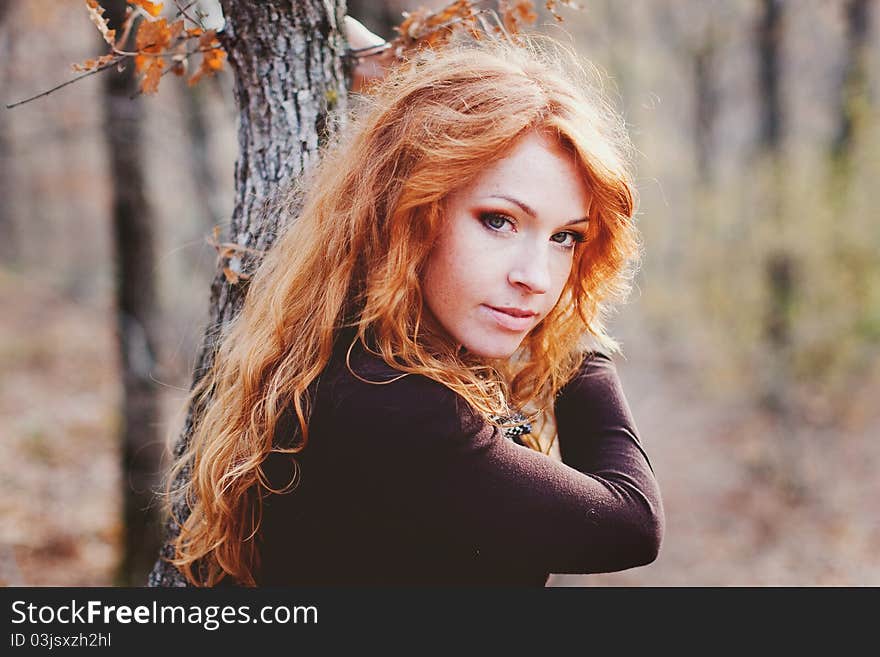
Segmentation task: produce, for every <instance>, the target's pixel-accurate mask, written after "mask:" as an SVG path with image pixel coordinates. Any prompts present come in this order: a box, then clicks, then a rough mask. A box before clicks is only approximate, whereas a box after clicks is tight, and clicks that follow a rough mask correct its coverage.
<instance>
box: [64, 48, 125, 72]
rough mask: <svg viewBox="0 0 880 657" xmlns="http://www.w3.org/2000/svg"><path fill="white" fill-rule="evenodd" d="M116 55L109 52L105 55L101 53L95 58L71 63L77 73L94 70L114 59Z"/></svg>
mask: <svg viewBox="0 0 880 657" xmlns="http://www.w3.org/2000/svg"><path fill="white" fill-rule="evenodd" d="M116 57H117V55H116V54H114V53H112V52H109V53H107V54H106V55H101V56H100V57H98V58H97V59H87V60H86V61H84V62H83V63H82V64H72V66H73V70H74V71H76V72H78V73H81V72H83V71H94V70H96V69H99V68H101V67H102V66H104V65H106V64H109V63H110V62H112V61H113V60H114V59H116Z"/></svg>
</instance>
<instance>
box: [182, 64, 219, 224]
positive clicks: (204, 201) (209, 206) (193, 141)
mask: <svg viewBox="0 0 880 657" xmlns="http://www.w3.org/2000/svg"><path fill="white" fill-rule="evenodd" d="M216 88H217V79H216V78H211V79H210V80H205V82H203V83H202V84H197V85H194V86H191V87H189V88H188V89H186V90H185V91H184V92H183V94H184V103H185V111H186V136H187V139H188V140H189V148H188V149H187V153H188V155H189V160H190V168H191V169H192V176H193V183H194V186H195V191H196V197H197V198H198V206H199V209H200V211H201V224H202V225H203V226H204V227H205V228H206V229H208V230H211V229H212V228H214V227H215V226H217V225H219V224H220V223H221V222H222V221H223V217H222V212H221V208H220V203H219V202H218V194H217V189H218V187H217V179H216V177H215V176H214V170H213V167H212V158H211V144H210V142H209V140H208V134H209V132H208V131H209V126H208V117H207V115H206V111H205V104H206V103H205V99H206V96H210V95H212V91H213V90H214V89H216Z"/></svg>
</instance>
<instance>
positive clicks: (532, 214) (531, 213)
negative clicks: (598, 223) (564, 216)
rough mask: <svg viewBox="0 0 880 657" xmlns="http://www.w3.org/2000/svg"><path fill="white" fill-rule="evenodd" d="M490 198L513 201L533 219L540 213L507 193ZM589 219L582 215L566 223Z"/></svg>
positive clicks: (581, 222)
mask: <svg viewBox="0 0 880 657" xmlns="http://www.w3.org/2000/svg"><path fill="white" fill-rule="evenodd" d="M489 198H500V199H502V200H504V201H507V202H508V203H513V204H514V205H515V206H517V207H518V208H519V209H520V210H522V211H523V212H525V213H526V214H527V215H529V216H530V217H531V218H532V219H534V218H535V217H537V216H538V213H537V212H535V210H534V209H533V208H532V206H531V205H529V204H527V203H524V202H523V201H520V200H519V199H516V198H513V197H512V196H507V195H506V194H492V195H491V196H490V197H489ZM589 221H590V218H589V217H581V218H580V219H572V220H571V221H569V222H567V223H566V224H565V225H566V226H571V225H572V224H583V223H588V222H589Z"/></svg>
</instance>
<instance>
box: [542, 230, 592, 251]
mask: <svg viewBox="0 0 880 657" xmlns="http://www.w3.org/2000/svg"><path fill="white" fill-rule="evenodd" d="M550 239H551V240H553V241H554V242H556V243H557V244H561V245H562V246H565V247H568V248H571V247H573V246H574V245H575V244H577V243H578V242H583V241H584V236H583V235H581V234H580V233H572V232H570V231H565V232H562V233H556V234H555V235H553V237H551V238H550Z"/></svg>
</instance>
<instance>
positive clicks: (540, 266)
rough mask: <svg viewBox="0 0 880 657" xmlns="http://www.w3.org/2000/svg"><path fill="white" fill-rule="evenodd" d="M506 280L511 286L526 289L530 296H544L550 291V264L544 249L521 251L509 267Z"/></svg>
mask: <svg viewBox="0 0 880 657" xmlns="http://www.w3.org/2000/svg"><path fill="white" fill-rule="evenodd" d="M507 280H508V281H509V282H510V284H511V285H515V286H517V287H524V288H527V289H528V291H529V292H531V293H532V294H545V293H546V292H547V291H548V290H549V289H550V263H549V258H548V254H547V252H546V250H545V249H541V248H534V249H521V250H520V253H519V254H518V255H517V257H516V261H515V262H514V263H513V265H512V266H511V267H510V270H509V271H508V274H507Z"/></svg>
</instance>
